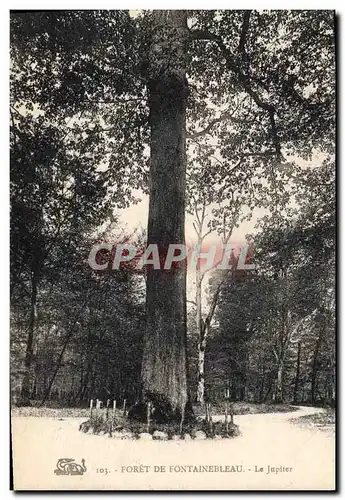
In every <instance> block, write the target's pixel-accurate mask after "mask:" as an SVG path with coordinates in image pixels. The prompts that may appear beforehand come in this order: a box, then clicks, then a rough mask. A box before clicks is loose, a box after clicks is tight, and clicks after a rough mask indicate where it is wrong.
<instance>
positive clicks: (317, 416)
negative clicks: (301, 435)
mask: <svg viewBox="0 0 345 500" xmlns="http://www.w3.org/2000/svg"><path fill="white" fill-rule="evenodd" d="M335 421H336V419H335V409H334V408H327V409H326V410H325V411H323V412H322V413H314V414H313V415H303V416H302V417H297V418H291V419H290V422H292V423H293V424H298V425H302V426H308V427H317V428H320V429H321V430H328V429H329V430H332V429H333V430H335Z"/></svg>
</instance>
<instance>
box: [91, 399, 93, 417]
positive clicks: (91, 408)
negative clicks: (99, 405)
mask: <svg viewBox="0 0 345 500" xmlns="http://www.w3.org/2000/svg"><path fill="white" fill-rule="evenodd" d="M92 409H93V399H90V419H91V418H92Z"/></svg>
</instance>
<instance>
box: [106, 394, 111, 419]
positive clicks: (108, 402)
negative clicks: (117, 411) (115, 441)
mask: <svg viewBox="0 0 345 500" xmlns="http://www.w3.org/2000/svg"><path fill="white" fill-rule="evenodd" d="M109 405H110V399H107V410H106V414H105V418H106V419H107V420H108V418H109Z"/></svg>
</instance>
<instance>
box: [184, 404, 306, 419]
mask: <svg viewBox="0 0 345 500" xmlns="http://www.w3.org/2000/svg"><path fill="white" fill-rule="evenodd" d="M229 407H230V405H229ZM232 407H233V411H234V415H255V414H256V413H286V412H289V411H296V410H297V409H298V408H296V407H294V406H291V405H289V404H283V403H281V404H280V403H277V404H272V403H271V404H267V403H247V402H242V401H241V402H236V403H232ZM193 409H194V413H195V416H197V417H199V416H204V415H205V407H204V406H201V405H195V406H193ZM224 411H225V403H215V404H212V415H224Z"/></svg>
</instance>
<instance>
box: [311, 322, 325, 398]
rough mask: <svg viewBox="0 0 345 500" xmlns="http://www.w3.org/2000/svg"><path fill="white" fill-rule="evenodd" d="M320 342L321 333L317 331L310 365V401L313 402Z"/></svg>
mask: <svg viewBox="0 0 345 500" xmlns="http://www.w3.org/2000/svg"><path fill="white" fill-rule="evenodd" d="M321 342H322V333H321V332H320V333H319V336H318V338H317V341H316V345H315V349H314V355H313V365H312V373H311V402H312V403H315V400H316V392H317V391H316V388H317V368H318V366H317V365H318V357H319V352H320V347H321Z"/></svg>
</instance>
